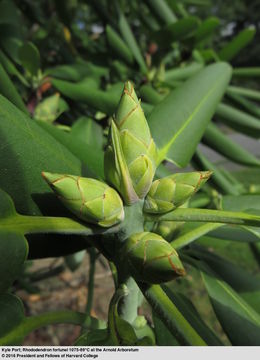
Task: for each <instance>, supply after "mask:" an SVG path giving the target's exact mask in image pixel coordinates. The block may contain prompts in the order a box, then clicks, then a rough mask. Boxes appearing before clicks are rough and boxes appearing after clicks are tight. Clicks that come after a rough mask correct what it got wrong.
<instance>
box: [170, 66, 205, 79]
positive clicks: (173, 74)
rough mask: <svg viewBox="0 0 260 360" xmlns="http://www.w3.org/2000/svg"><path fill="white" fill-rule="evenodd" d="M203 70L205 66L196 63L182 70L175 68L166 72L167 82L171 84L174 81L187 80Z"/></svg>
mask: <svg viewBox="0 0 260 360" xmlns="http://www.w3.org/2000/svg"><path fill="white" fill-rule="evenodd" d="M201 69H203V64H201V63H197V62H194V63H192V64H190V65H187V66H185V67H180V68H177V69H176V68H173V69H170V70H166V71H165V81H166V82H167V83H171V82H172V81H174V80H186V79H188V78H189V77H191V76H193V75H195V74H196V73H197V72H199V71H200V70H201Z"/></svg>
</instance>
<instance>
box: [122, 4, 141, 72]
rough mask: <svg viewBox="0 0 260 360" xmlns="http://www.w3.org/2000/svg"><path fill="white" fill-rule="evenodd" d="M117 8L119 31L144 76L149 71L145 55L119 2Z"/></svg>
mask: <svg viewBox="0 0 260 360" xmlns="http://www.w3.org/2000/svg"><path fill="white" fill-rule="evenodd" d="M116 6H117V12H118V27H119V30H120V32H121V34H122V36H123V38H124V40H125V42H126V44H127V45H128V47H129V49H130V50H131V52H132V54H133V56H134V58H135V60H136V62H137V63H138V65H139V66H140V70H141V72H142V73H143V74H146V73H147V71H148V69H147V66H146V63H145V61H144V58H143V55H142V53H141V50H140V48H139V45H138V43H137V41H136V39H135V37H134V34H133V32H132V30H131V28H130V25H129V24H128V21H127V19H126V17H125V15H124V13H123V11H122V9H121V8H120V6H119V5H118V3H117V2H116Z"/></svg>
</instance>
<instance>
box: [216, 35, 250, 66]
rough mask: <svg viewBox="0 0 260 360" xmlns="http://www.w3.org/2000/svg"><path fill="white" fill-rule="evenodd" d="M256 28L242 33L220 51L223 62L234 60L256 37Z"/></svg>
mask: <svg viewBox="0 0 260 360" xmlns="http://www.w3.org/2000/svg"><path fill="white" fill-rule="evenodd" d="M255 32H256V30H255V28H248V29H244V30H242V31H240V33H239V34H238V35H237V36H235V37H233V39H232V40H231V41H230V42H229V43H228V44H227V45H225V46H224V47H223V48H222V49H221V50H220V51H219V54H218V55H219V57H220V59H221V60H223V61H230V60H232V59H233V58H234V57H235V56H236V55H237V54H238V53H239V52H240V51H241V50H242V49H243V48H244V47H246V46H247V45H248V44H249V43H250V42H251V41H252V40H253V38H254V36H255Z"/></svg>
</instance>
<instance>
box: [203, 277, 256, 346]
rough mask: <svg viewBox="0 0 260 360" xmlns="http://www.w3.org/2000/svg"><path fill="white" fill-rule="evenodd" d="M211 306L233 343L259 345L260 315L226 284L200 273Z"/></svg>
mask: <svg viewBox="0 0 260 360" xmlns="http://www.w3.org/2000/svg"><path fill="white" fill-rule="evenodd" d="M202 278H203V281H204V283H205V286H206V288H207V291H208V294H209V297H210V300H211V302H212V306H213V308H214V311H215V313H216V315H217V318H218V320H219V322H220V323H221V325H222V327H223V329H224V331H225V332H226V334H227V336H228V338H229V339H230V341H231V343H232V344H233V345H239V346H241V345H242V346H243V345H245V346H257V345H260V331H259V330H260V315H259V314H258V313H257V312H256V311H254V309H253V308H251V306H250V305H248V304H247V303H246V302H245V301H244V300H243V299H242V298H241V297H240V296H239V295H238V294H237V293H236V292H235V291H234V290H233V289H232V288H231V287H230V286H229V285H228V284H226V283H225V282H224V281H221V280H218V279H216V278H214V276H213V275H208V274H206V273H202Z"/></svg>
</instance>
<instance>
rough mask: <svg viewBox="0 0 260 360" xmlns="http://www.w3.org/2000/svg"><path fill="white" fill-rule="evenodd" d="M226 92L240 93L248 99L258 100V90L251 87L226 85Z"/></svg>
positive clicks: (259, 95)
mask: <svg viewBox="0 0 260 360" xmlns="http://www.w3.org/2000/svg"><path fill="white" fill-rule="evenodd" d="M227 94H236V95H242V96H245V97H248V98H250V99H254V100H260V91H257V90H253V89H247V88H244V87H238V86H228V88H227Z"/></svg>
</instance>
